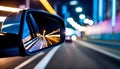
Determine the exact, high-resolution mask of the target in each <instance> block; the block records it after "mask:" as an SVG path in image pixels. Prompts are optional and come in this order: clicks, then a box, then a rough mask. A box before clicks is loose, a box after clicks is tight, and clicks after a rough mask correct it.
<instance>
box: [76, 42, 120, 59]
mask: <svg viewBox="0 0 120 69" xmlns="http://www.w3.org/2000/svg"><path fill="white" fill-rule="evenodd" d="M77 42H78V43H79V44H81V45H83V46H85V47H87V48H90V49H92V50H95V51H98V52H100V53H102V54H105V55H107V56H110V57H113V58H115V59H117V60H120V56H117V55H115V54H113V53H110V52H108V51H105V50H103V49H100V48H98V46H96V45H95V44H90V43H87V42H83V41H80V42H79V41H77Z"/></svg>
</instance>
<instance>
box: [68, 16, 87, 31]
mask: <svg viewBox="0 0 120 69" xmlns="http://www.w3.org/2000/svg"><path fill="white" fill-rule="evenodd" d="M67 21H68V23H69V24H70V25H72V27H74V28H75V29H77V30H79V31H85V30H86V27H84V26H80V25H79V24H78V23H77V22H75V21H74V19H73V18H71V17H70V18H67Z"/></svg>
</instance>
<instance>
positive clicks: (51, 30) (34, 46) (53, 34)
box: [24, 12, 61, 52]
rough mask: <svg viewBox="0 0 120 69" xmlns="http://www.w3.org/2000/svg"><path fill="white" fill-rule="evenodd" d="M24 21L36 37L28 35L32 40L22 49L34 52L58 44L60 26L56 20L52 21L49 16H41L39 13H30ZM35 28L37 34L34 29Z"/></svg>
mask: <svg viewBox="0 0 120 69" xmlns="http://www.w3.org/2000/svg"><path fill="white" fill-rule="evenodd" d="M26 20H27V22H28V23H30V24H29V25H31V26H32V27H31V28H32V33H33V32H34V33H35V34H36V35H37V36H33V34H31V35H28V36H31V38H32V39H30V40H29V41H27V42H25V43H24V47H25V49H26V50H27V51H28V52H34V51H38V50H41V49H44V48H47V47H51V46H53V45H57V44H58V43H59V42H60V40H61V38H60V29H61V25H60V23H59V22H58V21H57V20H56V19H53V18H51V17H50V16H43V15H40V14H39V13H34V12H31V13H29V14H28V16H27V19H26ZM35 24H36V25H35ZM37 26H38V30H39V32H38V31H37V30H36V29H35V28H36V27H37ZM33 28H34V29H33ZM30 32H31V31H30ZM30 32H29V34H30Z"/></svg>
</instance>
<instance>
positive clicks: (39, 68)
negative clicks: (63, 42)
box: [34, 46, 60, 69]
mask: <svg viewBox="0 0 120 69" xmlns="http://www.w3.org/2000/svg"><path fill="white" fill-rule="evenodd" d="M59 48H60V46H57V47H55V48H53V49H52V50H51V51H50V52H49V53H48V54H47V55H46V56H45V57H43V59H42V60H41V61H40V62H39V63H38V64H37V65H36V66H35V67H34V69H45V67H46V66H47V64H48V63H49V62H50V60H51V59H52V57H53V56H54V54H55V53H56V51H57V50H58V49H59Z"/></svg>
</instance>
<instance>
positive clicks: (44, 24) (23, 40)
mask: <svg viewBox="0 0 120 69" xmlns="http://www.w3.org/2000/svg"><path fill="white" fill-rule="evenodd" d="M16 17H17V18H16ZM4 32H6V34H5V33H4ZM1 34H3V35H4V38H6V39H4V41H3V42H2V43H0V46H4V47H0V54H2V55H1V56H0V57H5V56H18V55H20V56H26V55H32V54H35V53H37V52H40V51H42V50H44V49H47V48H51V47H54V46H57V45H59V44H61V43H63V42H64V39H65V26H64V21H63V20H62V18H60V17H59V16H56V15H53V14H49V13H47V12H44V11H38V10H30V9H29V10H23V11H22V12H20V13H17V14H16V13H15V14H12V15H10V16H8V18H6V20H5V22H4V23H3V27H2V32H1ZM8 35H11V37H8ZM13 38H14V39H13ZM2 39H3V37H2V36H1V35H0V41H1V40H2ZM7 39H10V40H11V41H10V40H8V41H7ZM12 39H13V41H12ZM5 43H9V44H8V45H7V44H5Z"/></svg>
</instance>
